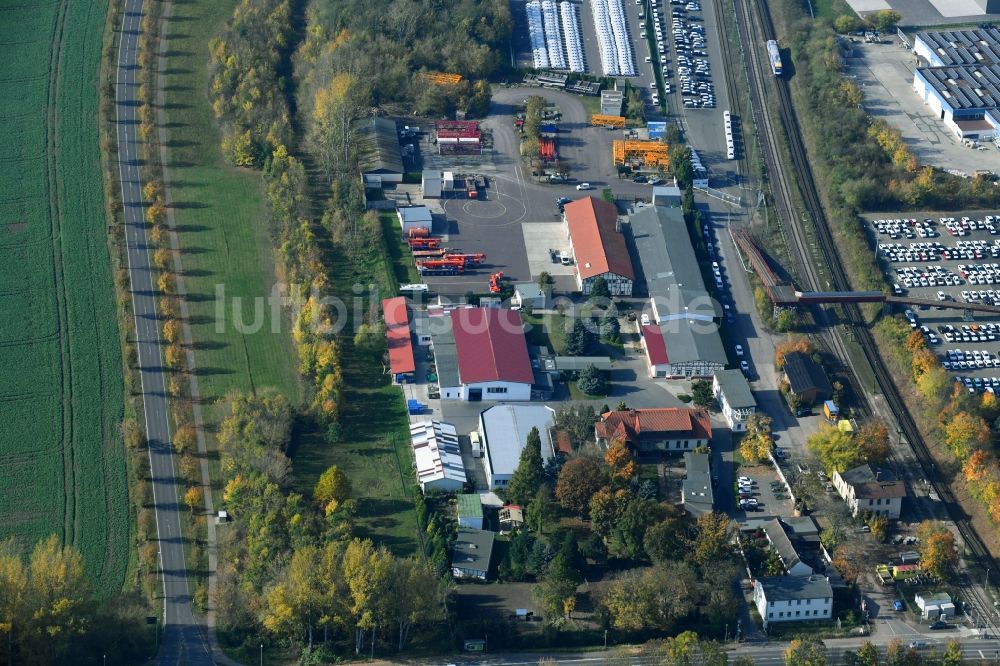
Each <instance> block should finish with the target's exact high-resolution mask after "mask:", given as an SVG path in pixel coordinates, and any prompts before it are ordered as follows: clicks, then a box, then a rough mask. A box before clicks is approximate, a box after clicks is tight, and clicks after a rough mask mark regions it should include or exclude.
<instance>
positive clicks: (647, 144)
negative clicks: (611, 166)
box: [611, 139, 670, 168]
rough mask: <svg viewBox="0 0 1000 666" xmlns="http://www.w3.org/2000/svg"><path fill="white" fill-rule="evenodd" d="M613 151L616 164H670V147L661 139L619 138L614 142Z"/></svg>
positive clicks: (658, 165)
mask: <svg viewBox="0 0 1000 666" xmlns="http://www.w3.org/2000/svg"><path fill="white" fill-rule="evenodd" d="M611 151H612V157H613V158H614V163H615V166H645V167H649V168H653V167H669V166H670V149H669V148H668V147H667V144H665V143H661V142H659V141H639V140H632V139H625V140H621V139H618V140H616V141H615V142H614V143H613V144H612V146H611Z"/></svg>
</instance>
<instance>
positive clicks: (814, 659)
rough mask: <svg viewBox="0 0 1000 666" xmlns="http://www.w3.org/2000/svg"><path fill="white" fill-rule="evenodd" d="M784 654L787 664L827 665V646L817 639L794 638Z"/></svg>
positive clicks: (793, 665) (791, 665) (800, 665)
mask: <svg viewBox="0 0 1000 666" xmlns="http://www.w3.org/2000/svg"><path fill="white" fill-rule="evenodd" d="M784 656H785V666H826V647H825V646H824V645H823V642H822V641H820V640H816V639H798V638H796V639H793V640H792V642H791V643H789V644H788V647H787V648H786V649H785V655H784Z"/></svg>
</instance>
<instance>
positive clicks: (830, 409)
mask: <svg viewBox="0 0 1000 666" xmlns="http://www.w3.org/2000/svg"><path fill="white" fill-rule="evenodd" d="M823 416H825V417H826V420H827V421H832V422H836V421H838V420H839V419H840V407H837V403H835V402H834V401H833V400H824V401H823Z"/></svg>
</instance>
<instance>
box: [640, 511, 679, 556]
mask: <svg viewBox="0 0 1000 666" xmlns="http://www.w3.org/2000/svg"><path fill="white" fill-rule="evenodd" d="M687 545H688V544H687V542H686V540H685V539H684V533H683V531H682V526H681V522H680V521H679V520H678V519H677V517H676V516H669V517H667V518H665V519H663V520H661V521H659V522H657V523H654V524H653V525H650V526H649V529H647V530H646V534H645V535H644V536H643V549H644V550H645V551H646V555H648V556H649V559H651V560H652V561H653V562H655V563H662V562H666V561H668V560H681V559H683V558H684V556H685V555H686V554H687Z"/></svg>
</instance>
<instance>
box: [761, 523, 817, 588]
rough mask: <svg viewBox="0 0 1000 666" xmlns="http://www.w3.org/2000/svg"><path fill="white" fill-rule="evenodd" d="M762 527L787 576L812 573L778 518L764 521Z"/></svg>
mask: <svg viewBox="0 0 1000 666" xmlns="http://www.w3.org/2000/svg"><path fill="white" fill-rule="evenodd" d="M763 529H764V535H765V536H766V537H767V541H768V543H769V544H771V548H773V549H774V551H775V552H776V553H778V558H779V559H780V560H781V565H782V566H783V567H785V571H786V572H787V574H788V575H789V576H809V575H812V573H813V569H812V567H811V566H809V565H808V564H806V563H805V562H803V561H802V559H801V558H800V557H799V552H798V551H797V550H796V549H795V546H794V545H792V540H791V539H789V538H788V534H787V533H786V532H785V527H784V526H783V525H782V524H781V521H780V520H778V519H777V518H772V519H771V520H769V521H767V522H766V523H764V528H763Z"/></svg>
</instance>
